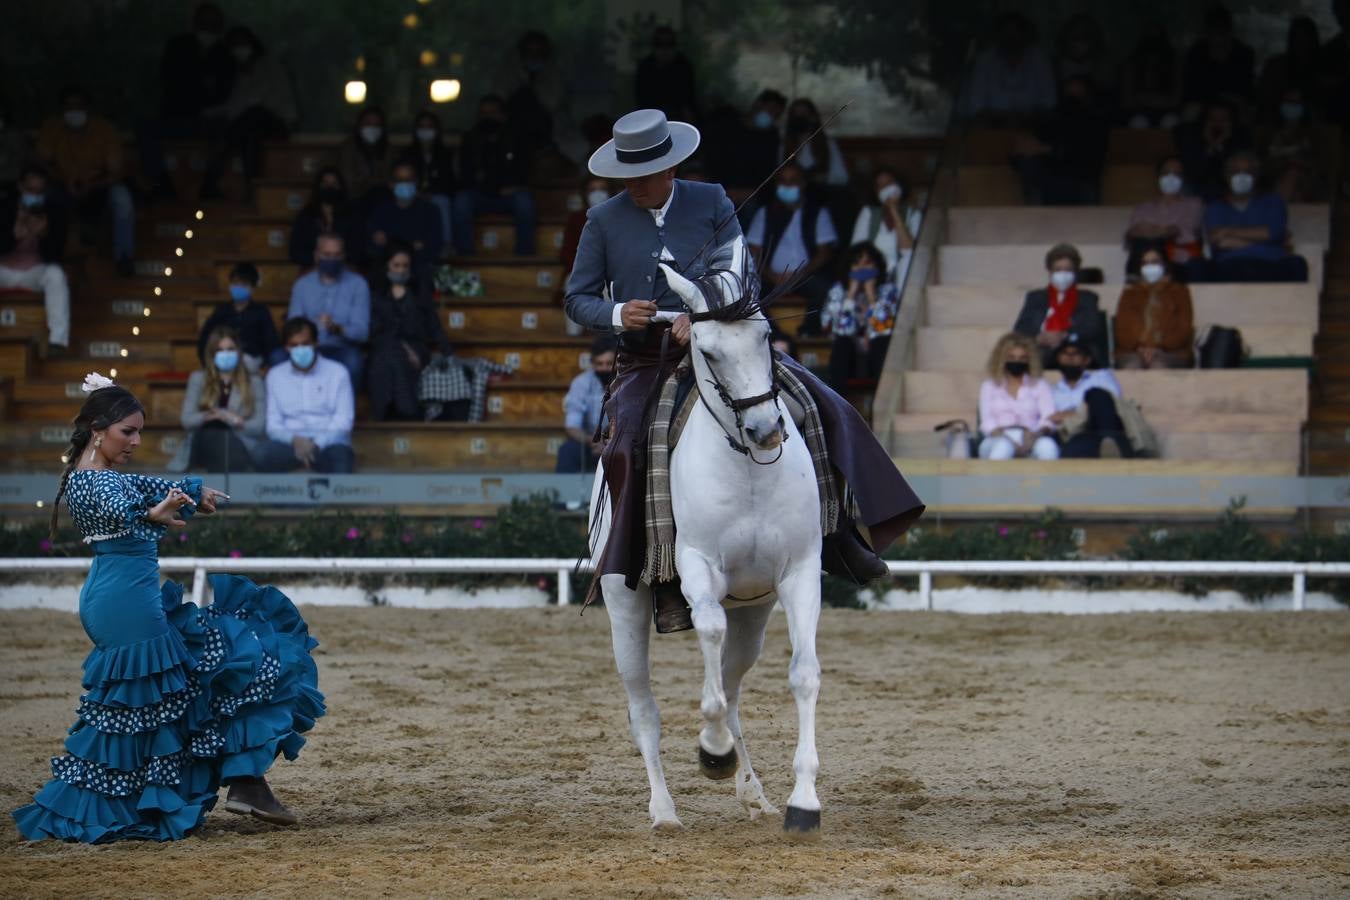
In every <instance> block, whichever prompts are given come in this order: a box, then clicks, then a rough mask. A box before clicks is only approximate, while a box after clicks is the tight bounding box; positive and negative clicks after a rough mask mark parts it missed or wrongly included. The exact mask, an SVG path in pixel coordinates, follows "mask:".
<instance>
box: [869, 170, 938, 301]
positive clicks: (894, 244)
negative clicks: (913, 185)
mask: <svg viewBox="0 0 1350 900" xmlns="http://www.w3.org/2000/svg"><path fill="white" fill-rule="evenodd" d="M872 186H873V188H874V189H875V191H876V194H875V197H876V200H877V203H876V205H869V206H864V207H863V210H862V212H860V213H858V220H857V221H856V222H854V223H853V243H854V244H859V243H862V242H863V241H866V242H867V243H869V244H872V245H874V246H875V247H876V248H877V249H878V250H880V251H881V255H882V257H883V258H884V259H885V260H886V265H885V270H886V271H885V277H886V278H887V279H889V280H890V281H892V282H894V283H895V284H896V285H898V286H899V287H901V288H903V287H904V286H905V275H906V274H907V273H908V271H909V261H910V258H911V257H912V256H913V255H914V239H915V238H917V237H918V235H919V226H920V225H922V224H923V210H922V209H920V208H919V207H918V206H916V205H915V204H913V203H912V202H910V199H911V198H910V197H909V192H908V191H907V190H906V189H905V183H904V182H903V181H902V180H901V179H900V176H899V175H898V174H896V171H895V170H894V169H888V168H880V169H877V173H876V175H875V176H873V178H872Z"/></svg>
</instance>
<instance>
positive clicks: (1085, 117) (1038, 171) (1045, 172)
mask: <svg viewBox="0 0 1350 900" xmlns="http://www.w3.org/2000/svg"><path fill="white" fill-rule="evenodd" d="M1110 136H1111V121H1110V119H1109V118H1108V116H1107V115H1106V113H1105V112H1104V110H1103V108H1102V105H1101V104H1099V103H1098V102H1097V101H1096V100H1095V99H1094V98H1093V97H1092V93H1091V89H1090V85H1089V83H1088V81H1087V80H1086V79H1085V78H1083V77H1081V76H1072V77H1070V78H1067V79H1065V81H1064V83H1063V86H1062V90H1061V91H1060V99H1059V103H1058V105H1056V106H1055V109H1054V111H1053V112H1051V113H1050V114H1049V115H1048V116H1046V117H1045V118H1043V119H1042V120H1041V121H1039V122H1037V123H1036V124H1034V125H1033V126H1032V127H1031V130H1030V133H1029V134H1028V135H1027V136H1025V137H1023V138H1021V139H1020V140H1019V141H1018V142H1017V144H1016V145H1015V146H1014V149H1013V152H1012V154H1011V162H1012V166H1013V168H1014V169H1016V170H1017V173H1018V174H1019V175H1020V176H1021V178H1022V197H1023V200H1024V201H1025V202H1026V203H1027V204H1028V205H1033V206H1039V205H1042V204H1043V205H1046V206H1081V205H1092V204H1096V203H1097V202H1098V201H1099V200H1100V198H1101V180H1102V167H1103V166H1104V165H1105V164H1106V145H1107V143H1108V141H1109V140H1110Z"/></svg>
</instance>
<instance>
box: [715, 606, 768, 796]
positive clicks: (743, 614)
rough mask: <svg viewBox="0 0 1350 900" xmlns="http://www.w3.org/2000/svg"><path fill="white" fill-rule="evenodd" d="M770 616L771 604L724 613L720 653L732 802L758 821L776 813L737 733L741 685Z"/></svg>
mask: <svg viewBox="0 0 1350 900" xmlns="http://www.w3.org/2000/svg"><path fill="white" fill-rule="evenodd" d="M772 612H773V604H772V603H765V604H762V605H760V606H742V607H736V608H734V609H729V610H727V642H726V648H725V649H724V650H723V651H722V687H723V688H724V689H725V690H726V693H727V727H728V728H730V729H731V736H732V738H733V739H734V740H735V741H736V760H737V762H738V763H739V765H738V766H737V768H736V799H737V800H739V801H740V802H741V805H742V806H743V807H745V810H746V812H748V813H750V818H751V819H757V818H759V816H760V814H761V813H769V814H770V815H773V814H775V813H777V812H778V810H777V809H775V808H774V805H773V804H772V803H770V802H769V798H767V797H765V796H764V786H763V785H761V784H760V783H759V777H758V776H756V775H755V767H754V766H752V765H751V764H750V751H749V750H747V749H746V746H745V735H744V732H742V730H741V683H742V681H743V680H744V679H745V674H746V673H747V672H749V671H750V667H751V666H753V665H754V664H755V660H757V659H759V654H760V651H761V650H762V649H763V647H764V628H765V626H766V625H767V624H768V622H769V615H770V614H771V613H772Z"/></svg>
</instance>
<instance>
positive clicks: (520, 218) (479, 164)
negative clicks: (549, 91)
mask: <svg viewBox="0 0 1350 900" xmlns="http://www.w3.org/2000/svg"><path fill="white" fill-rule="evenodd" d="M459 167H460V185H461V186H460V190H459V192H458V193H457V194H455V200H454V208H453V211H452V212H453V216H452V218H453V220H454V222H453V226H452V228H451V230H452V232H453V233H454V238H455V252H456V253H458V254H459V255H460V256H472V255H473V248H474V242H473V220H474V217H475V216H477V215H479V214H480V213H485V212H491V213H508V214H510V215H511V216H512V218H513V219H514V220H515V226H516V255H517V256H533V255H534V229H535V212H534V194H533V193H532V192H531V191H530V189H529V187H528V178H529V168H528V160H527V158H526V155H525V154H524V153H523V152H522V151H521V149H520V147H519V146H518V142H517V140H516V138H515V136H514V135H513V132H512V129H511V125H510V123H509V122H508V121H507V119H506V105H505V104H504V103H503V102H502V99H501V98H500V97H495V96H491V95H489V96H487V97H484V98H483V99H482V100H481V101H479V104H478V122H477V123H476V124H475V125H474V127H473V129H472V130H471V131H469V132H468V133H467V134H466V135H464V141H463V143H462V144H461V145H460V153H459Z"/></svg>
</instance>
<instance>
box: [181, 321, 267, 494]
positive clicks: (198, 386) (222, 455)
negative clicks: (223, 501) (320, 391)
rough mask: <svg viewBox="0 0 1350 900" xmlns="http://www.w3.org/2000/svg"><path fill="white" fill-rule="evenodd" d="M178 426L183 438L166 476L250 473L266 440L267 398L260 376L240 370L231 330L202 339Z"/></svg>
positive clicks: (215, 331)
mask: <svg viewBox="0 0 1350 900" xmlns="http://www.w3.org/2000/svg"><path fill="white" fill-rule="evenodd" d="M182 422H183V428H184V430H186V431H187V437H186V438H185V439H184V440H183V443H181V444H180V445H179V446H178V452H177V454H176V455H175V456H174V458H173V461H172V462H171V463H170V464H169V471H171V472H182V471H185V470H188V469H191V470H192V471H195V472H252V471H253V469H254V464H253V451H254V450H255V449H257V448H259V447H261V446H262V443H263V441H264V440H265V439H266V437H267V392H266V390H265V389H264V387H263V380H262V376H260V375H258V374H256V373H254V372H250V371H248V369H247V368H245V367H244V366H243V355H242V353H241V345H240V343H239V335H238V334H236V333H235V331H234V330H233V329H232V328H223V327H222V328H215V329H213V330H212V331H211V333H210V334H209V335H207V338H206V354H205V359H204V361H203V363H202V368H200V369H198V370H197V371H195V372H193V373H192V375H191V377H189V378H188V383H187V392H186V393H184V394H183V412H182Z"/></svg>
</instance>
